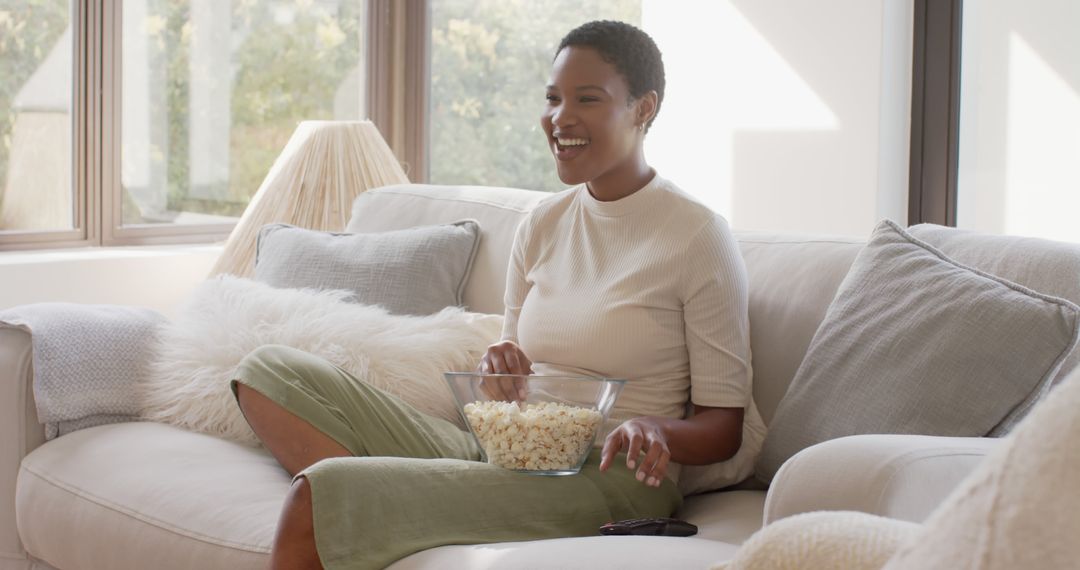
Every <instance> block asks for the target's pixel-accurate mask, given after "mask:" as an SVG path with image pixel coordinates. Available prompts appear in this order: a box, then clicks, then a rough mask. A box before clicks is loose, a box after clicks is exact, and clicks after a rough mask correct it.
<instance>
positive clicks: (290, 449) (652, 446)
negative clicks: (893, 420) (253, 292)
mask: <svg viewBox="0 0 1080 570" xmlns="http://www.w3.org/2000/svg"><path fill="white" fill-rule="evenodd" d="M663 85H664V71H663V64H662V62H661V58H660V52H659V50H658V49H657V47H656V45H655V44H654V43H653V41H652V39H651V38H649V36H648V35H646V34H645V33H644V32H642V31H641V30H639V29H637V28H635V27H633V26H631V25H629V24H625V23H622V22H614V21H599V22H591V23H588V24H585V25H583V26H580V27H579V28H576V29H575V30H573V31H571V32H570V33H569V34H568V35H567V36H566V37H565V38H564V39H563V41H562V42H561V43H560V46H559V48H558V50H557V51H556V54H555V60H554V63H553V64H552V69H551V75H550V80H549V81H548V87H547V106H546V107H545V109H544V112H543V115H542V118H541V124H542V125H543V129H544V135H545V138H546V140H547V143H548V145H549V147H550V151H551V153H552V155H553V156H554V158H555V162H556V165H557V170H558V174H559V178H560V179H561V180H562V181H563V182H565V183H568V184H576V186H575V187H573V188H571V189H568V190H566V191H564V192H560V193H557V194H554V195H552V196H551V197H550V198H547V199H545V200H544V201H542V202H540V203H539V204H538V205H537V206H536V207H535V208H534V209H533V210H531V211H530V212H529V214H527V215H526V217H525V218H524V220H523V221H522V223H521V225H520V227H519V228H518V230H517V233H516V235H515V239H514V244H513V246H512V249H511V259H510V264H509V268H508V270H507V277H506V296H505V299H504V301H505V303H504V304H505V306H506V312H505V315H504V328H503V333H502V337H501V340H500V341H499V342H497V343H495V344H493V345H491V346H490V347H488V349H487V351H486V353H485V354H484V356H483V358H482V359H481V361H480V364H479V366H478V368H479V370H480V372H482V373H495V374H514V375H531V374H539V375H557V376H567V375H570V376H577V375H585V376H594V377H609V378H621V379H625V380H626V384H625V388H624V389H623V391H622V394H621V395H620V397H619V399H618V400H617V401H616V402H615V404H614V407H613V409H612V411H611V414H610V419H609V423H608V424H606V425H605V426H604V429H605V431H607V432H608V435H607V437H606V439H605V440H604V443H603V447H602V449H594V450H592V452H591V453H590V455H589V458H588V459H587V460H586V462H585V464H584V465H583V466H582V467H581V470H580V471H579V472H578V474H576V475H569V476H565V477H557V478H542V477H537V476H525V475H522V474H520V473H514V472H512V471H508V470H505V469H502V468H500V467H497V466H495V465H490V464H486V463H481V462H480V461H479V459H480V452H479V448H478V447H477V446H476V444H475V442H473V440H472V439H471V438H470V437H469V435H468V434H467V433H465V432H463V431H461V430H460V429H458V428H457V427H455V426H454V425H452V424H450V423H448V422H445V421H443V420H439V419H436V418H432V417H428V416H426V415H425V414H422V413H421V412H419V411H417V410H415V409H414V408H412V407H411V406H409V405H408V404H406V403H404V402H402V401H400V400H397V399H394V398H390V397H388V396H387V395H385V394H383V393H382V392H381V391H379V390H377V389H375V388H372V387H370V386H368V385H366V384H364V382H363V381H362V380H361V379H358V378H355V377H352V376H350V375H348V374H345V373H342V372H341V371H339V370H337V369H335V368H334V367H333V366H331V365H329V363H326V362H323V361H321V359H319V358H318V357H316V356H313V355H309V354H305V353H302V352H299V351H295V350H281V347H277V348H274V347H270V348H269V349H268V348H267V347H263V348H262V349H258V350H256V351H254V352H253V353H252V354H251V355H249V356H248V358H246V359H245V362H246V365H244V366H241V367H239V369H238V372H237V377H236V379H235V380H234V381H235V382H236V389H235V394H236V397H237V401H238V404H239V406H240V408H241V409H242V410H243V412H244V416H245V417H246V418H247V420H248V422H249V423H250V425H251V426H252V429H253V431H254V432H255V434H256V435H257V436H258V437H259V438H260V439H261V440H262V441H263V443H264V444H266V447H267V448H268V449H269V450H270V451H271V452H272V453H273V455H274V457H276V458H277V459H278V461H279V462H280V463H281V464H282V465H283V466H284V467H285V468H286V469H287V470H288V471H289V472H291V473H295V477H294V480H293V486H292V489H291V491H290V493H289V496H288V498H287V499H286V503H285V506H284V509H283V511H282V515H281V520H280V522H279V525H278V532H277V535H276V536H275V539H274V545H273V556H272V562H271V565H272V567H274V568H297V567H304V568H307V567H317V566H319V565H320V564H323V565H326V566H327V567H333V568H368V567H384V566H386V565H387V564H389V563H390V562H392V561H394V560H396V559H398V558H401V557H403V556H405V555H408V554H411V553H412V552H416V551H418V550H423V549H426V548H431V547H434V546H438V545H442V544H450V543H453V544H477V543H489V542H503V541H519V540H535V539H541V538H555V537H566V536H584V535H595V534H597V532H598V529H599V527H600V526H601V525H603V524H605V523H607V522H610V521H614V520H620V519H629V518H647V517H668V516H670V515H671V514H672V513H673V512H674V511H675V510H676V509H677V508H678V507H679V505H680V504H681V503H682V495H681V494H680V492H679V488H678V486H677V482H678V476H679V472H680V465H681V464H690V465H707V464H713V463H717V462H727V461H730V462H731V464H732V465H744V466H747V467H748V466H750V465H752V464H753V460H754V456H755V455H756V453H757V451H758V449H757V448H756V446H755V445H745V446H744V445H743V441H744V438H743V433H744V430H745V429H747V426H752V427H751V428H750V429H754V430H757V431H760V430H763V427H762V426H760V425H757V424H759V423H760V418H759V416H758V414H757V413H756V411H755V410H754V404H753V401H752V400H751V388H750V379H751V372H750V343H749V323H748V314H747V309H748V296H747V280H746V270H745V268H744V266H743V262H742V258H741V257H740V255H739V251H738V248H737V246H736V244H735V240H734V238H733V237H732V235H731V232H730V230H729V229H728V225H727V222H726V221H725V220H724V219H723V218H722V217H720V216H719V215H717V214H715V213H714V212H712V211H711V210H709V209H708V208H707V207H705V206H704V205H703V204H701V203H700V202H698V201H697V200H695V199H693V198H691V197H689V196H688V195H687V194H685V193H684V192H683V191H681V190H680V189H679V188H677V187H676V186H675V185H674V184H672V183H671V182H669V181H667V180H665V179H664V178H662V177H660V176H659V175H657V174H656V172H655V170H653V168H652V167H650V166H649V164H648V163H647V162H646V161H645V157H644V153H643V151H642V144H643V141H644V137H645V132H646V130H647V126H648V125H649V124H650V122H651V121H652V120H653V119H654V118H655V116H656V111H657V110H658V109H659V107H660V102H661V100H662V94H663ZM505 395H506V396H507V399H508V400H511V401H512V400H517V399H520V398H521V397H522V396H521V395H519V393H518V392H517V391H514V390H511V391H507V392H505ZM691 408H692V410H693V412H692V414H689V415H688V414H687V410H688V409H691ZM747 410H749V413H747ZM744 414H745V416H746V418H747V419H746V421H745V422H744ZM755 422H757V423H755ZM331 434H337V435H338V436H341V437H334V436H333V435H331ZM342 434H344V435H343V436H342ZM746 441H756V440H752V439H751V438H747V439H746ZM339 442H359V443H351V444H350V443H339ZM387 456H390V457H393V458H404V459H400V460H388V459H386V457H387ZM431 459H439V460H440V461H430V460H431ZM732 472H734V473H742V474H743V476H745V475H746V474H748V469H747V468H738V469H734V470H733V471H732ZM433 482H437V484H433ZM736 482H737V481H736V480H728V481H723V482H717V485H716V486H717V487H719V486H723V485H727V484H733V483H736ZM372 513H379V515H380V516H378V517H374V516H371V515H372ZM406 529H408V532H403V531H404V530H406ZM390 536H393V537H394V539H393V540H388V537H390Z"/></svg>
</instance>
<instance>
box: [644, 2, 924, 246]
mask: <svg viewBox="0 0 1080 570" xmlns="http://www.w3.org/2000/svg"><path fill="white" fill-rule="evenodd" d="M683 7H685V8H686V9H685V10H683V9H680V8H683ZM687 12H691V13H694V14H695V17H693V18H689V19H688V18H686V14H687ZM913 14H914V8H913V3H912V1H911V0H815V1H813V2H792V1H791V0H714V1H710V2H690V1H688V0H681V1H672V0H645V1H644V3H643V9H642V26H643V28H644V29H645V30H646V31H647V32H648V33H649V34H650V35H652V36H653V38H655V40H656V42H657V45H658V46H659V47H660V50H661V52H663V55H664V63H665V67H666V71H667V93H666V95H665V100H664V103H663V107H662V109H661V111H660V114H659V116H658V118H657V121H656V124H655V126H654V128H653V129H652V130H651V132H650V134H649V136H648V138H647V139H646V140H647V142H646V145H647V147H646V151H647V155H648V158H649V160H650V162H651V163H652V164H653V165H655V166H656V167H657V169H658V171H660V172H661V173H663V174H664V175H665V176H667V177H669V178H671V179H672V180H673V181H674V182H676V183H677V184H679V185H680V186H681V187H682V188H683V189H684V190H686V191H687V192H690V193H691V194H694V195H696V196H698V197H699V198H701V199H702V200H703V201H705V202H706V203H707V204H708V205H709V206H711V207H712V208H713V209H715V210H716V211H718V212H720V213H721V214H723V215H724V216H726V217H727V218H728V220H729V221H730V222H731V223H732V225H733V227H734V228H736V229H740V230H765V231H778V230H781V231H788V232H811V233H828V234H848V235H858V236H865V235H867V234H868V233H869V232H870V230H871V229H872V228H873V227H874V225H875V224H876V223H877V222H878V221H879V220H880V219H881V218H892V219H894V220H897V221H899V222H901V223H905V222H906V220H907V195H908V187H907V177H908V139H909V136H908V129H909V122H910V110H909V101H910V99H911V63H910V60H911V46H912V43H911V40H912V19H913Z"/></svg>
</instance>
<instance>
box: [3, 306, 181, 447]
mask: <svg viewBox="0 0 1080 570" xmlns="http://www.w3.org/2000/svg"><path fill="white" fill-rule="evenodd" d="M165 320H166V319H165V317H164V316H163V315H161V314H160V313H158V312H156V311H153V310H151V309H143V308H138V307H125V306H118V305H84V304H76V303H37V304H32V305H21V306H18V307H13V308H10V309H6V310H3V311H0V326H9V327H17V328H20V329H22V330H25V331H27V332H29V333H30V337H31V345H32V350H33V373H34V400H35V403H36V405H37V413H38V420H39V421H40V422H42V423H43V424H45V438H46V439H53V438H55V437H58V436H61V435H64V434H66V433H70V432H72V431H75V430H79V429H83V428H88V427H93V426H96V425H102V424H107V423H117V422H125V421H136V420H137V417H136V416H137V415H138V413H139V403H138V401H137V399H136V397H135V391H134V387H135V384H136V382H138V381H139V379H140V378H141V377H143V376H145V374H146V371H147V367H148V365H149V363H150V361H151V358H152V356H153V347H154V339H155V337H156V330H157V326H158V324H160V323H162V322H163V321H165Z"/></svg>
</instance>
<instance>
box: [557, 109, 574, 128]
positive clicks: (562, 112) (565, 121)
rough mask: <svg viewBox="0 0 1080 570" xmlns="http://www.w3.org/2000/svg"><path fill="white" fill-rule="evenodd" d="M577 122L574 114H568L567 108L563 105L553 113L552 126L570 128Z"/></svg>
mask: <svg viewBox="0 0 1080 570" xmlns="http://www.w3.org/2000/svg"><path fill="white" fill-rule="evenodd" d="M575 122H577V118H576V117H575V116H574V115H573V113H570V112H568V110H567V108H566V107H565V106H563V105H560V106H559V107H557V108H555V109H554V110H553V111H552V112H551V124H552V126H555V127H569V126H571V125H573V124H574V123H575Z"/></svg>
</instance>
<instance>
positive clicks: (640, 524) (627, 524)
mask: <svg viewBox="0 0 1080 570" xmlns="http://www.w3.org/2000/svg"><path fill="white" fill-rule="evenodd" d="M600 534H603V535H608V536H614V535H627V534H636V535H645V536H693V535H695V534H697V527H696V526H694V525H692V524H690V523H688V522H686V521H684V520H679V519H664V518H656V519H627V520H624V521H615V522H610V523H607V524H605V525H603V526H601V527H600Z"/></svg>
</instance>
